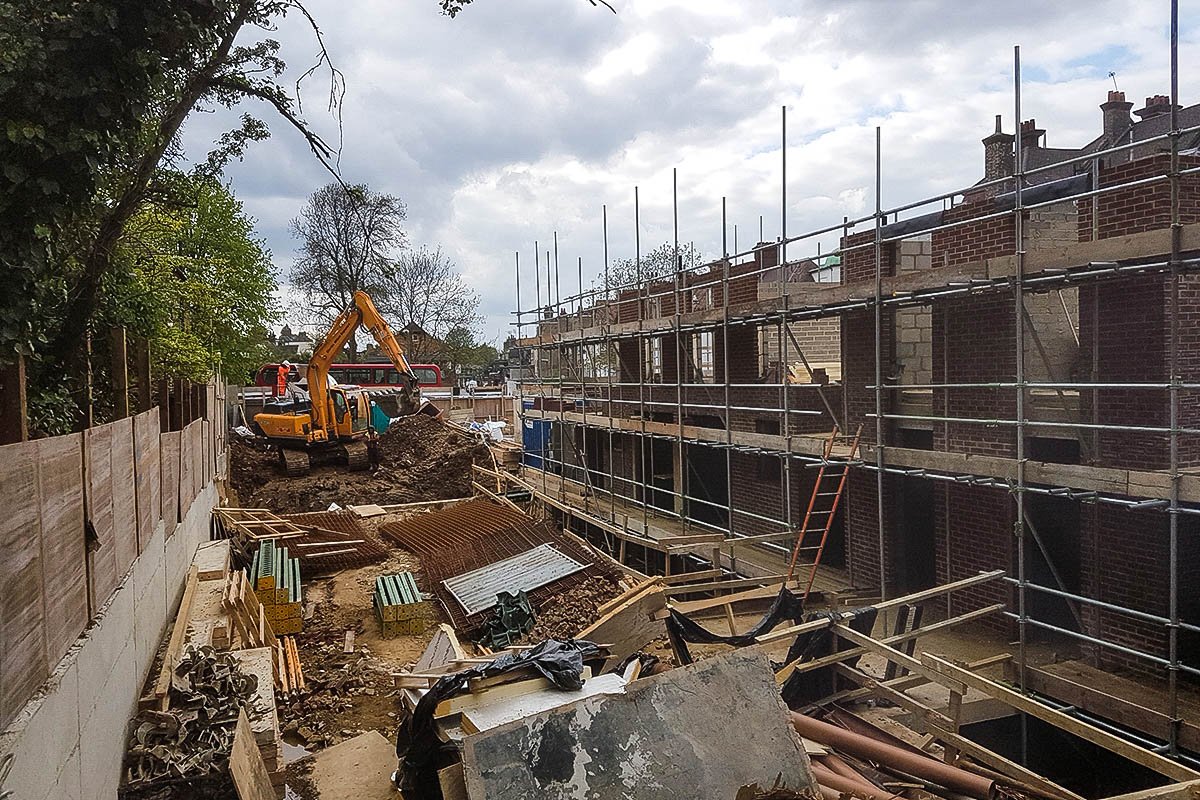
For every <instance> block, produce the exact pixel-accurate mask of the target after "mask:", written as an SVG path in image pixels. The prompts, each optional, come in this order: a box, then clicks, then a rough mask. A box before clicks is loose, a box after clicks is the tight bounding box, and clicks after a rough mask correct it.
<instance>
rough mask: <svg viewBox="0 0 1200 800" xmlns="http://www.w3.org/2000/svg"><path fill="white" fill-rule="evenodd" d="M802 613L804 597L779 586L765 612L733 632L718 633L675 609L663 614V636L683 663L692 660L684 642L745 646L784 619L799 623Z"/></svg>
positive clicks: (768, 631) (752, 642)
mask: <svg viewBox="0 0 1200 800" xmlns="http://www.w3.org/2000/svg"><path fill="white" fill-rule="evenodd" d="M803 616H804V600H803V598H801V597H800V596H799V595H796V594H793V593H792V592H791V591H789V590H788V588H787V587H786V586H783V587H780V589H779V594H777V595H776V596H775V602H774V603H772V604H771V608H770V609H768V610H767V613H766V615H765V616H764V617H763V618H762V619H760V620H759V621H758V622H757V623H755V625H754V627H753V628H751V629H750V630H748V631H746V632H745V633H740V634H737V635H736V636H721V635H719V634H716V633H713V632H712V631H710V630H708V629H707V628H705V627H704V626H703V625H701V624H700V623H698V622H695V621H693V620H691V619H689V618H688V617H687V616H685V615H684V614H681V613H679V612H678V611H676V610H675V609H671V616H669V617H667V636H669V637H670V639H671V646H672V647H673V648H674V649H675V653H676V655H678V656H679V658H680V660H681V661H682V662H683V663H684V664H691V663H692V654H691V653H690V652H688V648H687V643H688V642H691V643H692V644H728V645H733V646H734V647H745V646H747V645H751V644H754V642H755V639H757V638H758V637H759V636H762V635H763V634H764V633H770V632H771V631H772V630H774V629H775V628H776V627H777V626H778V625H779V624H780V623H782V622H788V623H791V624H793V625H799V624H800V621H801V618H802V617H803Z"/></svg>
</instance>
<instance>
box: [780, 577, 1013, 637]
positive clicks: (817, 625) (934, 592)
mask: <svg viewBox="0 0 1200 800" xmlns="http://www.w3.org/2000/svg"><path fill="white" fill-rule="evenodd" d="M1004 574H1005V573H1004V570H1002V569H997V570H992V571H991V572H981V573H979V574H978V575H972V576H971V577H969V578H963V579H962V580H957V581H954V582H953V583H947V584H943V585H941V586H935V587H933V588H932V589H923V590H922V591H919V592H913V593H912V594H906V595H904V596H903V597H897V598H895V599H894V600H885V601H883V602H882V603H874V604H872V605H871V606H870V608H874V609H875V610H876V611H886V610H888V609H890V608H896V607H898V606H902V605H911V604H913V603H921V602H924V601H925V600H932V599H933V598H935V597H941V596H942V595H945V594H949V593H950V592H956V591H958V590H959V589H966V588H967V587H970V586H978V585H979V584H981V583H987V582H989V581H994V580H996V579H997V578H1000V577H1003V576H1004ZM846 616H848V615H846ZM832 624H833V620H832V619H824V620H814V621H812V622H805V623H803V624H801V625H793V626H791V627H789V628H781V629H779V630H777V631H772V632H771V633H766V634H763V635H762V636H759V637H758V643H759V644H770V643H771V642H774V641H778V640H779V639H786V638H788V637H795V636H797V635H799V634H801V633H806V632H808V631H815V630H821V629H822V628H827V627H829V626H830V625H832Z"/></svg>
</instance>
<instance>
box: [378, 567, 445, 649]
mask: <svg viewBox="0 0 1200 800" xmlns="http://www.w3.org/2000/svg"><path fill="white" fill-rule="evenodd" d="M375 616H377V617H378V618H379V626H380V627H381V628H382V629H383V635H384V636H399V635H400V634H408V635H412V634H417V633H424V632H425V629H426V628H428V627H429V626H430V625H432V624H433V623H434V621H435V620H434V617H435V614H434V611H433V604H432V603H429V602H427V601H426V600H425V599H424V598H423V597H422V596H421V590H420V589H418V588H417V581H416V579H415V578H413V574H412V573H411V572H401V573H399V574H397V575H381V576H379V577H378V578H376V579H375Z"/></svg>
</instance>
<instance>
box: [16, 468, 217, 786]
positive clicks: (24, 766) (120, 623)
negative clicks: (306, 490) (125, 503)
mask: <svg viewBox="0 0 1200 800" xmlns="http://www.w3.org/2000/svg"><path fill="white" fill-rule="evenodd" d="M216 504H217V490H216V486H215V484H213V483H212V482H210V483H208V484H207V485H206V486H205V487H204V488H203V489H202V490H201V491H200V493H199V495H197V497H196V499H195V500H194V501H193V502H192V504H191V506H190V507H189V508H188V509H187V511H186V513H185V514H184V519H183V521H182V522H180V523H178V524H177V525H175V526H172V531H171V535H170V536H168V535H167V529H166V526H165V525H164V524H163V523H162V522H161V521H160V522H159V524H158V526H157V528H156V530H155V532H154V535H153V536H152V538H151V541H150V542H149V543H148V544H147V546H146V548H145V550H144V551H143V552H142V554H141V555H140V556H138V557H137V559H136V560H135V561H134V563H133V567H132V568H131V569H130V571H129V572H128V573H127V574H126V575H125V578H124V579H123V580H122V581H121V584H120V586H119V587H118V588H117V590H116V591H115V592H114V593H113V594H112V595H111V597H110V598H109V600H108V602H107V603H106V605H105V606H104V608H103V609H102V610H101V611H100V613H99V614H98V616H97V617H96V619H95V620H94V621H93V622H92V625H91V626H90V627H89V628H88V629H87V630H86V631H85V632H84V634H83V636H81V637H80V638H79V640H78V641H76V643H75V644H74V645H73V646H72V648H71V649H70V650H69V651H68V652H67V655H66V656H65V657H64V658H63V660H62V661H61V662H60V663H59V665H58V668H57V669H56V670H55V672H54V674H53V675H52V676H51V678H50V681H49V682H48V684H47V685H46V687H45V689H44V691H43V692H42V693H41V694H40V695H39V696H38V697H36V698H34V699H33V700H32V701H30V702H29V703H28V704H27V705H26V706H25V708H24V709H22V711H21V713H20V714H19V715H18V716H17V718H16V719H15V720H14V721H13V722H12V723H11V724H10V725H9V726H8V728H6V729H5V730H4V732H3V733H0V754H4V753H12V754H13V766H12V772H11V773H10V774H9V776H8V779H7V780H6V781H5V782H4V786H3V788H4V790H5V791H11V792H13V795H14V797H15V798H17V799H18V800H114V798H116V796H117V786H118V784H119V782H120V779H121V774H122V767H123V759H124V755H125V745H126V731H127V728H128V724H129V720H130V718H131V717H132V716H133V715H134V714H135V713H136V711H137V699H138V696H139V694H140V692H141V688H142V685H143V682H144V681H145V679H146V677H147V675H148V674H149V671H150V667H151V665H152V663H153V661H154V656H155V653H156V652H157V650H158V646H159V643H160V641H161V639H162V636H163V633H164V632H165V630H166V626H167V622H168V619H169V617H170V616H171V613H172V612H173V611H174V609H175V608H176V607H177V606H178V603H179V599H180V596H181V594H182V592H183V584H184V580H185V577H186V575H187V570H188V567H189V565H190V564H191V560H192V554H193V553H194V552H195V549H196V545H198V544H199V543H200V542H202V541H205V540H207V539H208V536H209V519H210V516H211V511H212V508H213V506H215V505H216Z"/></svg>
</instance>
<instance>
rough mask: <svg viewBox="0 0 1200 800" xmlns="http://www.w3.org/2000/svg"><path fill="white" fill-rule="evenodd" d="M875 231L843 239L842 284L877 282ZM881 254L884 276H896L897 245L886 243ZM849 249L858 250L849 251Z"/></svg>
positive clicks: (863, 232) (851, 235)
mask: <svg viewBox="0 0 1200 800" xmlns="http://www.w3.org/2000/svg"><path fill="white" fill-rule="evenodd" d="M873 241H875V230H874V229H872V230H869V231H860V232H859V233H852V234H850V235H849V236H844V237H842V250H843V254H842V283H843V284H846V283H858V282H860V281H873V280H875V248H874V247H872V246H871V242H873ZM881 247H882V252H881V253H880V259H881V261H880V268H881V270H882V272H883V274H884V275H885V276H886V275H895V274H896V244H895V243H894V242H885V243H884V244H883V245H882V246H881ZM847 248H857V249H854V250H848V251H847Z"/></svg>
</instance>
